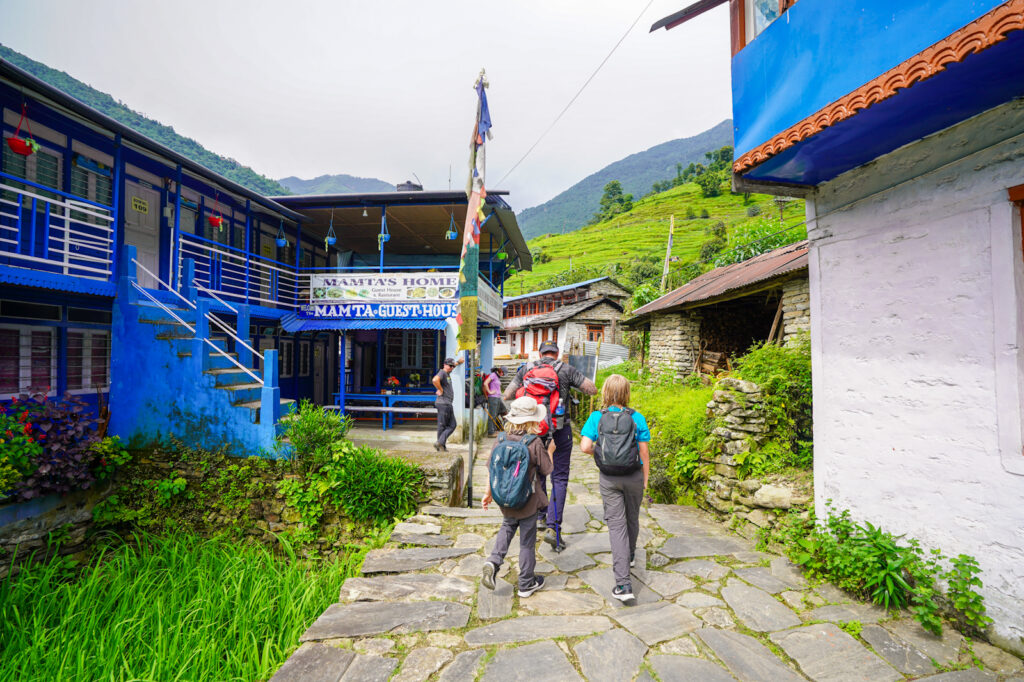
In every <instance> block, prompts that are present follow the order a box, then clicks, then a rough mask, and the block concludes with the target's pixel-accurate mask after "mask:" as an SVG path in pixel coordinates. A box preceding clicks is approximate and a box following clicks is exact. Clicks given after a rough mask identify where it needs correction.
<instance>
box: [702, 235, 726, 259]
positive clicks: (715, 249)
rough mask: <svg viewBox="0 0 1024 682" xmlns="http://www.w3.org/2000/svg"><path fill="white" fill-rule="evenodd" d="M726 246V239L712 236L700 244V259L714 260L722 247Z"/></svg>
mask: <svg viewBox="0 0 1024 682" xmlns="http://www.w3.org/2000/svg"><path fill="white" fill-rule="evenodd" d="M724 248H725V239H723V238H721V237H712V238H711V239H708V240H707V241H705V242H704V243H703V244H701V245H700V259H701V260H702V261H704V262H705V263H708V262H710V261H712V260H714V258H715V256H717V255H718V254H719V253H720V252H721V251H722V249H724Z"/></svg>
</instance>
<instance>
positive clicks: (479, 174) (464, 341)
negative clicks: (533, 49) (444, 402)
mask: <svg viewBox="0 0 1024 682" xmlns="http://www.w3.org/2000/svg"><path fill="white" fill-rule="evenodd" d="M487 85H488V83H487V78H486V75H485V73H484V70H483V69H480V76H479V77H478V78H477V79H476V83H474V84H473V89H474V90H476V95H477V100H476V120H475V121H474V123H473V137H472V139H471V140H470V144H469V181H468V182H467V183H466V197H467V199H468V203H467V206H466V222H465V225H464V227H463V234H462V255H461V257H460V258H459V314H458V316H457V317H456V318H455V322H456V323H457V324H458V327H459V350H464V351H466V365H467V372H468V375H469V471H468V473H467V476H466V485H467V486H468V487H469V506H470V507H472V506H473V459H474V445H475V441H476V433H475V429H474V423H473V422H474V419H473V416H474V414H475V412H476V405H475V402H476V396H474V395H473V394H474V392H475V391H474V388H475V386H474V384H475V383H476V382H475V381H474V379H475V376H474V374H473V372H474V368H475V367H476V348H477V343H476V331H477V330H476V321H477V282H478V281H479V279H480V226H481V225H482V224H483V222H484V220H485V217H486V216H485V215H484V211H483V204H484V201H485V200H486V198H487V190H486V188H485V175H486V167H487V163H486V161H487V156H486V153H485V150H484V144H485V143H486V141H487V140H489V139H490V138H491V137H492V134H491V112H490V110H489V109H488V108H487V92H486V88H487Z"/></svg>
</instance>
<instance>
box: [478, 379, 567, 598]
mask: <svg viewBox="0 0 1024 682" xmlns="http://www.w3.org/2000/svg"><path fill="white" fill-rule="evenodd" d="M546 416H547V409H546V408H545V407H544V406H543V405H538V404H537V401H536V400H534V399H533V398H531V397H529V396H523V397H522V398H517V399H516V400H513V401H512V404H511V405H509V410H508V414H507V415H505V433H502V434H500V435H499V436H498V441H497V442H496V443H495V444H494V447H493V448H492V449H491V455H490V457H489V459H488V462H487V470H488V474H489V475H488V479H487V494H486V495H484V498H483V499H482V500H481V503H482V504H483V508H484V509H487V507H488V506H489V505H490V504H491V502H496V503H497V504H498V506H499V507H500V508H501V513H502V516H504V517H505V519H504V521H503V522H502V524H501V528H499V529H498V535H497V537H496V538H495V540H494V550H493V551H492V552H491V555H490V556H489V557H488V558H487V561H486V562H484V568H483V580H482V582H483V585H484V587H486V588H487V589H490V590H493V589H494V577H495V576H496V575H497V574H498V569H500V568H501V563H502V562H503V561H504V560H505V555H506V554H507V553H508V548H509V545H510V544H511V543H512V537H513V536H514V535H515V534H516V531H517V530H518V531H519V596H520V597H529V596H530V595H531V594H533V593H534V592H536V591H537V590H539V589H540V588H541V587H543V585H544V578H543V577H542V576H538V575H534V568H535V567H536V565H537V546H536V545H537V510H539V509H541V508H543V507H544V505H546V504H547V502H548V497H547V495H546V494H545V492H544V489H543V488H542V487H541V486H540V485H538V482H537V479H538V477H540V476H546V475H548V474H549V473H551V455H549V454H548V451H547V449H546V448H545V447H544V445H543V443H542V442H541V439H540V438H538V437H537V434H538V433H539V432H540V425H541V422H543V421H544V418H545V417H546Z"/></svg>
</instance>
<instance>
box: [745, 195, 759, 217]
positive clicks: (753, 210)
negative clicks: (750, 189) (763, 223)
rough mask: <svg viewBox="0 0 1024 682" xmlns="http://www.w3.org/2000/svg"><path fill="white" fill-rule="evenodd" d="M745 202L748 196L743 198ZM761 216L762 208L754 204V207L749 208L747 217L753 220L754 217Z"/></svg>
mask: <svg viewBox="0 0 1024 682" xmlns="http://www.w3.org/2000/svg"><path fill="white" fill-rule="evenodd" d="M743 200H744V201H746V200H747V195H744V196H743ZM759 215H761V207H760V206H758V205H757V204H754V205H753V206H747V216H748V217H750V218H753V217H755V216H759Z"/></svg>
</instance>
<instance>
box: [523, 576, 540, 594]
mask: <svg viewBox="0 0 1024 682" xmlns="http://www.w3.org/2000/svg"><path fill="white" fill-rule="evenodd" d="M542 587H544V576H542V575H535V576H533V582H532V583H530V584H529V585H528V586H526V587H520V588H519V596H520V597H529V596H530V595H531V594H533V593H534V592H536V591H537V590H539V589H540V588H542Z"/></svg>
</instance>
